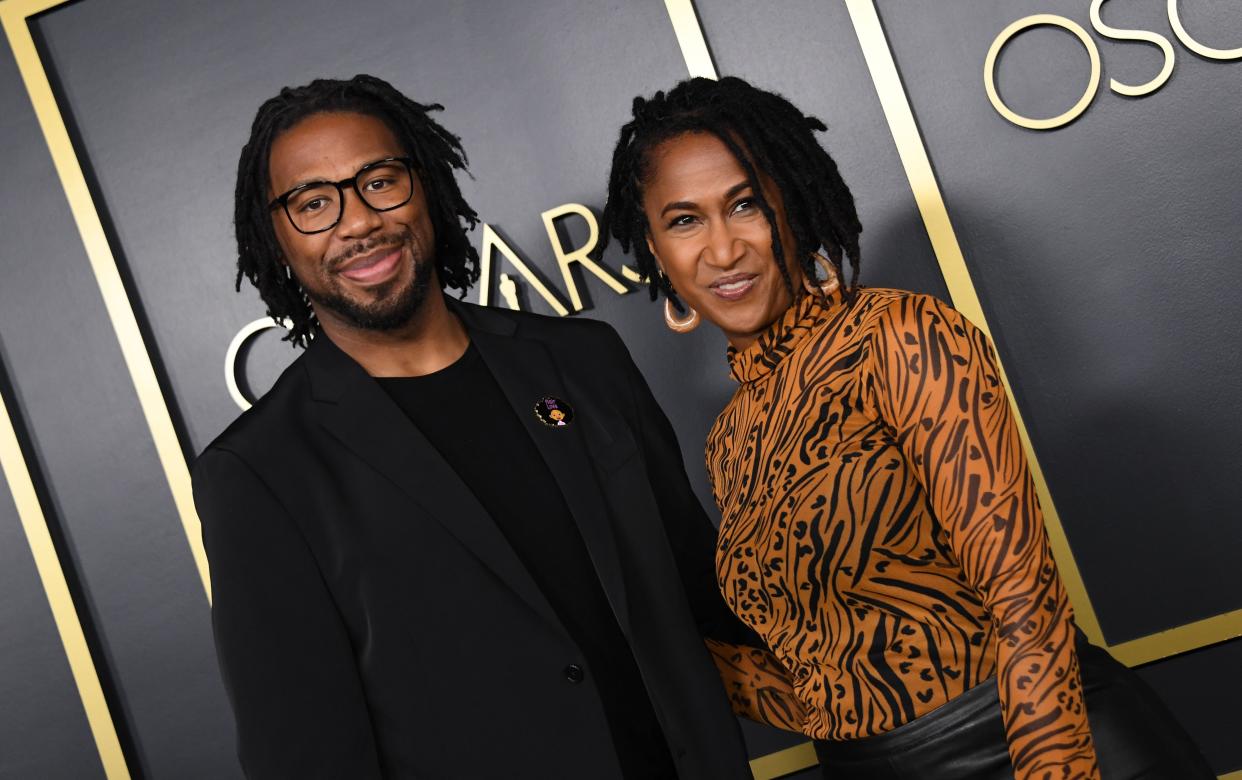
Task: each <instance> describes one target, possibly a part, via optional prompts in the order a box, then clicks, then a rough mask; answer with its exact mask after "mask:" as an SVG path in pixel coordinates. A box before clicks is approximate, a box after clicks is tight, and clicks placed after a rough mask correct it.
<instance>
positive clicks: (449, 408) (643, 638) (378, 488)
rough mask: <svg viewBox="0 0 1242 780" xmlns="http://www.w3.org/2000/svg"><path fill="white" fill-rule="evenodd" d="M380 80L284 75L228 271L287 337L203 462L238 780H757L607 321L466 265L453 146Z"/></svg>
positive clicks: (201, 490)
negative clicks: (482, 298)
mask: <svg viewBox="0 0 1242 780" xmlns="http://www.w3.org/2000/svg"><path fill="white" fill-rule="evenodd" d="M438 108H439V106H422V105H419V104H417V103H414V102H413V101H411V100H409V99H408V98H406V97H404V96H403V95H401V94H400V93H398V92H397V91H396V90H394V89H393V88H392V87H391V86H389V85H388V84H386V83H385V82H383V81H380V80H379V79H376V78H373V77H369V76H357V77H355V78H354V79H352V80H350V81H324V80H321V81H315V82H313V83H311V84H310V85H308V86H306V87H301V88H297V89H285V90H282V91H281V93H280V95H279V96H278V97H276V98H273V99H272V100H270V101H268V102H267V103H265V104H264V105H263V106H262V108H260V110H259V114H258V116H257V118H256V119H255V122H254V126H253V129H252V134H251V138H250V141H249V143H248V144H247V146H246V148H245V150H244V151H243V152H242V157H241V162H240V165H239V168H238V182H237V202H236V227H237V240H238V253H239V261H238V267H239V274H238V285H239V287H240V283H241V278H242V277H243V276H245V277H246V278H248V279H249V280H250V281H251V282H253V283H254V285H255V286H256V287H257V288H258V289H259V292H260V294H261V295H262V297H263V300H264V301H265V303H266V304H267V306H268V313H269V314H271V315H272V316H273V317H277V318H288V319H289V320H290V321H291V322H292V327H291V329H290V338H291V339H292V340H293V341H294V342H295V343H296V344H299V345H302V346H306V347H307V349H306V351H305V353H304V354H303V355H302V356H300V357H299V358H298V359H297V360H296V361H295V362H294V363H293V365H292V366H290V368H289V369H288V370H287V371H285V373H284V374H283V375H282V376H281V378H280V379H279V381H278V382H277V383H276V385H275V387H274V388H273V389H272V390H271V391H270V392H269V393H268V394H267V395H266V396H265V397H264V398H263V399H261V400H260V401H259V402H258V403H257V404H256V405H255V406H254V408H253V409H252V410H250V411H249V412H247V413H246V414H244V415H242V416H241V418H239V419H238V420H237V422H235V423H234V424H233V425H232V426H231V427H230V428H229V429H228V430H227V431H226V432H225V433H224V434H222V435H221V436H220V437H219V438H218V439H217V440H216V441H215V442H214V443H212V445H211V446H209V447H208V448H207V450H206V452H204V453H203V454H202V455H201V456H200V457H199V459H198V461H197V462H196V464H195V466H194V490H195V500H196V503H197V505H198V509H199V514H200V515H201V517H202V521H203V536H204V541H205V543H206V547H207V554H208V557H209V559H210V562H211V570H212V584H213V590H214V596H215V600H214V607H213V623H214V627H215V635H216V643H217V647H218V650H219V656H220V663H221V668H222V671H223V676H224V680H225V685H226V687H227V689H228V692H229V695H230V698H231V700H232V704H233V709H234V712H235V714H236V718H237V724H238V738H239V752H240V756H241V760H242V764H243V765H244V767H245V769H246V771H247V774H249V775H250V776H252V777H261V778H268V777H289V778H308V777H323V778H349V779H350V780H357V779H360V778H378V777H420V778H435V779H436V780H440V779H441V778H458V777H461V778H491V777H497V778H499V777H517V778H526V777H530V778H583V779H584V780H600V779H604V778H627V779H629V778H643V779H644V780H646V779H647V778H662V777H683V778H703V779H704V780H708V779H709V778H710V779H711V780H715V779H716V778H735V777H736V778H743V777H749V776H750V774H749V771H748V769H747V766H746V759H745V751H744V749H743V747H742V744H741V741H740V736H739V732H738V729H737V724H736V722H735V721H734V719H733V717H732V716H731V714H730V712H729V706H728V703H727V701H726V698H725V695H724V692H723V689H722V688H721V684H720V681H719V677H718V676H717V674H716V671H715V669H714V668H713V666H712V662H711V660H710V658H709V655H708V653H707V651H706V649H705V647H704V642H703V638H704V637H713V638H714V639H724V640H732V639H736V638H741V639H743V640H744V639H745V638H746V637H747V634H746V633H745V631H744V629H742V628H741V626H740V624H738V623H736V622H735V620H734V619H733V618H732V616H731V615H730V614H729V613H728V611H727V608H726V607H725V606H724V603H723V600H722V599H721V598H720V596H719V593H718V591H717V589H716V586H715V579H714V574H713V570H714V567H713V551H714V539H715V533H714V530H713V529H712V527H711V525H710V523H709V522H708V520H707V519H706V517H705V516H704V514H703V511H702V508H701V507H700V506H699V504H698V502H697V500H696V498H695V497H694V495H693V493H692V491H691V489H690V487H689V484H688V483H687V479H686V476H685V471H684V469H683V467H682V464H681V462H680V454H679V450H678V447H677V443H676V441H675V439H674V436H673V431H672V429H671V427H670V426H669V424H668V421H667V420H666V418H665V417H664V415H663V414H662V413H661V411H660V410H659V408H658V407H657V405H656V403H655V400H654V398H653V397H652V395H651V392H650V390H649V389H648V388H647V385H646V384H645V382H644V381H643V379H642V377H641V376H640V375H639V373H638V370H637V369H636V368H635V366H634V364H633V362H632V361H631V359H630V357H629V354H628V353H627V352H626V350H625V347H624V346H623V345H622V344H621V342H620V340H619V339H618V338H617V336H616V334H615V333H614V332H613V331H612V329H611V328H609V327H608V326H607V325H604V324H602V323H597V322H591V321H589V320H581V319H576V320H562V319H555V318H546V317H539V316H535V315H530V314H522V313H519V312H510V311H501V310H497V309H483V308H480V307H477V306H471V305H468V304H464V303H461V302H459V301H456V300H452V299H450V298H448V296H446V295H444V294H443V293H442V292H441V289H442V287H444V286H447V287H452V288H455V289H458V290H460V291H461V292H462V294H463V295H464V293H465V291H466V289H468V288H469V286H470V284H471V283H472V282H473V281H475V280H476V279H477V277H478V257H477V253H476V252H475V251H474V249H473V248H472V247H471V246H470V244H469V242H468V240H467V237H466V234H465V229H466V228H465V225H473V224H474V223H475V222H476V221H477V220H476V216H475V213H474V211H473V210H471V209H470V207H469V206H468V205H467V204H466V203H465V201H464V200H463V199H462V197H461V194H460V192H459V190H458V188H457V185H456V182H455V180H454V170H455V169H463V168H464V160H465V156H464V154H463V153H462V151H461V148H460V146H459V143H458V140H457V138H456V137H454V136H453V135H451V134H449V133H448V132H447V131H445V130H444V129H443V128H442V127H440V126H439V125H438V124H436V123H435V122H434V121H433V120H431V119H430V118H429V117H428V112H429V111H430V110H434V109H438Z"/></svg>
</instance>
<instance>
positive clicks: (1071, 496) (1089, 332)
mask: <svg viewBox="0 0 1242 780" xmlns="http://www.w3.org/2000/svg"><path fill="white" fill-rule="evenodd" d="M1182 6H1185V9H1184V10H1185V14H1184V15H1185V23H1186V25H1187V27H1188V28H1189V29H1191V30H1193V31H1195V32H1196V33H1198V34H1199V37H1200V38H1208V39H1210V40H1212V41H1213V42H1219V41H1222V40H1223V41H1233V43H1232V44H1231V45H1233V46H1236V45H1238V43H1239V42H1242V13H1239V11H1238V7H1237V6H1236V5H1233V4H1227V3H1221V4H1215V6H1213V4H1209V3H1182ZM1163 7H1164V3H1158V2H1150V3H1143V4H1139V3H1128V4H1126V3H1109V4H1107V5H1105V6H1104V16H1105V19H1106V20H1107V21H1109V22H1110V23H1111V24H1113V25H1114V26H1119V27H1135V28H1142V29H1147V30H1155V31H1157V32H1160V33H1161V34H1163V35H1165V36H1167V37H1169V38H1170V39H1173V35H1172V32H1171V30H1170V29H1169V24H1168V21H1167V20H1166V19H1165V17H1164V14H1163ZM1040 12H1049V13H1058V14H1062V15H1064V16H1067V17H1069V18H1070V19H1073V20H1075V21H1077V22H1078V23H1079V24H1081V25H1083V26H1084V27H1086V28H1088V29H1090V23H1089V20H1088V18H1087V4H1086V3H1082V2H1078V1H1077V0H1004V2H995V3H986V4H979V3H973V2H968V1H967V0H959V1H958V2H948V3H938V4H937V5H936V10H935V12H928V11H927V10H926V8H925V7H923V6H915V5H910V4H903V3H885V4H883V6H882V13H883V20H884V23H885V27H886V30H887V32H888V35H889V38H890V40H891V42H892V47H893V51H894V52H895V54H896V58H897V62H898V66H899V67H900V69H901V73H902V75H903V78H904V79H905V83H906V86H907V89H908V91H909V93H910V96H911V101H912V103H913V105H914V109H915V111H916V114H917V116H918V120H919V123H920V126H921V128H922V130H923V134H924V136H925V138H926V143H927V146H928V150H929V153H930V155H931V158H932V161H933V162H934V164H935V165H936V171H937V173H938V175H939V177H940V182H941V186H942V187H943V189H944V192H945V198H946V200H947V202H948V207H949V213H950V215H951V217H952V218H953V222H954V225H955V227H956V228H957V232H958V237H959V240H960V241H961V244H962V250H963V252H964V253H965V256H966V261H967V264H968V265H969V266H970V269H971V273H972V275H973V277H974V279H975V283H976V285H977V286H978V288H979V291H980V298H981V299H982V301H983V306H984V308H985V310H986V311H987V312H988V317H989V320H990V321H991V323H992V326H993V329H994V330H995V331H996V333H997V336H998V341H999V342H1001V345H1000V346H1001V348H1002V353H1003V356H1004V359H1005V365H1006V368H1007V369H1008V371H1009V376H1010V379H1011V380H1012V382H1013V384H1014V386H1015V387H1016V388H1017V391H1018V393H1019V394H1020V395H1019V400H1020V402H1021V403H1022V407H1023V409H1024V410H1025V412H1026V415H1025V416H1026V420H1027V424H1028V425H1029V426H1030V432H1031V437H1032V440H1033V442H1034V444H1035V448H1036V451H1037V452H1038V453H1039V456H1040V461H1041V463H1042V465H1043V467H1044V471H1045V473H1046V475H1047V478H1048V482H1049V486H1050V488H1051V490H1052V494H1053V497H1054V500H1055V501H1056V502H1057V508H1058V510H1059V511H1060V514H1061V518H1062V520H1063V522H1064V524H1065V527H1066V530H1067V533H1068V535H1069V537H1070V540H1071V542H1072V543H1073V547H1074V553H1075V556H1076V558H1077V560H1078V563H1079V566H1080V567H1081V569H1082V573H1083V577H1084V579H1085V580H1086V584H1087V588H1088V590H1089V592H1090V594H1091V598H1092V602H1093V604H1094V605H1095V607H1096V610H1097V611H1098V613H1099V617H1100V621H1101V623H1102V624H1103V626H1104V630H1105V634H1106V635H1107V637H1108V638H1109V640H1110V641H1112V642H1120V641H1124V640H1126V639H1132V638H1134V637H1137V636H1142V635H1145V634H1149V633H1152V632H1155V631H1158V630H1161V629H1164V628H1168V627H1171V626H1177V625H1182V624H1184V623H1188V622H1191V621H1193V620H1197V619H1200V618H1205V617H1210V616H1212V615H1216V614H1219V613H1222V612H1227V611H1229V610H1234V609H1239V608H1242V568H1239V567H1238V565H1237V551H1238V550H1239V549H1242V523H1238V522H1237V517H1238V506H1239V505H1240V504H1242V482H1239V481H1238V480H1237V479H1236V478H1235V475H1236V474H1237V473H1238V468H1239V466H1242V438H1239V436H1238V432H1239V431H1240V430H1242V407H1239V405H1238V403H1237V399H1238V397H1239V394H1240V392H1242V360H1239V357H1240V356H1242V321H1240V320H1239V318H1238V317H1237V307H1238V295H1237V290H1238V288H1239V286H1240V285H1242V266H1239V265H1238V263H1237V259H1238V245H1239V238H1240V231H1239V228H1238V214H1239V212H1240V211H1242V195H1240V194H1239V191H1238V187H1237V182H1238V180H1239V179H1240V178H1242V157H1240V156H1239V155H1238V153H1237V148H1238V141H1239V140H1242V139H1240V138H1239V133H1238V130H1237V128H1238V123H1239V120H1240V119H1242V103H1239V101H1238V100H1237V96H1238V95H1239V94H1242V63H1240V62H1236V61H1235V62H1220V63H1218V62H1209V61H1205V60H1203V59H1200V58H1198V57H1195V56H1194V55H1192V54H1190V53H1189V52H1188V51H1187V50H1186V49H1185V48H1184V47H1183V46H1181V44H1180V43H1177V42H1176V40H1174V47H1175V50H1176V55H1177V65H1176V67H1175V69H1174V71H1173V76H1172V78H1171V79H1170V80H1169V83H1168V84H1167V85H1165V87H1164V88H1163V89H1161V90H1160V91H1159V92H1157V93H1155V94H1154V95H1150V96H1148V97H1144V98H1139V99H1127V98H1123V97H1121V96H1119V95H1116V94H1114V93H1112V92H1110V91H1108V89H1107V86H1106V84H1107V80H1108V79H1109V77H1115V78H1117V79H1119V80H1121V81H1124V82H1127V83H1132V84H1133V83H1142V82H1144V81H1146V80H1148V79H1150V78H1152V77H1153V76H1154V75H1155V73H1156V72H1157V71H1158V70H1159V68H1160V65H1161V62H1162V60H1161V57H1160V54H1159V52H1158V50H1157V49H1155V48H1154V47H1152V46H1141V45H1134V44H1121V43H1112V42H1109V41H1107V40H1100V39H1099V36H1094V37H1095V38H1096V40H1100V43H1099V47H1100V51H1101V54H1102V58H1103V64H1104V78H1103V82H1104V83H1103V84H1102V85H1101V92H1100V93H1099V96H1098V97H1097V98H1096V100H1095V102H1094V103H1093V104H1092V105H1091V107H1090V108H1089V109H1088V110H1087V112H1086V113H1085V114H1084V115H1083V116H1082V117H1081V118H1080V119H1079V120H1078V121H1077V122H1075V123H1073V124H1072V125H1070V126H1068V127H1064V128H1061V129H1058V130H1053V131H1048V132H1035V131H1030V130H1024V129H1022V128H1019V127H1017V126H1015V125H1012V124H1010V123H1009V122H1007V121H1005V120H1004V119H1002V118H1001V117H1000V115H999V114H997V113H996V112H995V111H994V110H993V109H992V106H991V105H990V103H989V102H988V100H987V97H986V95H985V93H984V90H983V61H984V56H985V55H986V53H987V50H988V46H989V45H990V44H991V42H992V40H993V38H995V36H996V35H997V34H998V33H999V32H1000V31H1001V30H1002V29H1003V28H1004V27H1005V26H1006V25H1008V24H1009V23H1010V22H1013V21H1016V20H1017V19H1018V18H1020V17H1023V16H1026V15H1029V14H1033V13H1040ZM1217 45H1221V44H1220V43H1218V44H1217ZM998 70H999V78H998V84H999V89H1000V90H1001V92H1002V94H1003V95H1004V96H1005V97H1006V99H1007V100H1008V101H1009V104H1010V105H1011V106H1012V107H1013V108H1014V109H1015V110H1017V111H1019V112H1020V113H1025V114H1027V115H1028V116H1052V115H1055V114H1058V113H1060V112H1062V111H1064V110H1066V109H1067V108H1068V107H1069V106H1071V105H1072V104H1073V103H1074V101H1075V100H1077V98H1078V96H1079V95H1081V94H1082V90H1083V87H1084V86H1085V85H1086V82H1087V73H1088V69H1087V55H1086V52H1085V50H1084V49H1083V48H1082V45H1081V44H1080V43H1078V41H1077V40H1076V39H1075V38H1073V37H1072V36H1071V35H1070V34H1069V33H1067V32H1065V31H1062V30H1058V29H1056V28H1041V29H1036V30H1032V31H1030V32H1028V33H1026V34H1024V35H1022V36H1020V37H1018V38H1016V39H1014V41H1013V43H1012V44H1011V45H1010V46H1009V47H1008V48H1007V49H1006V51H1005V52H1004V53H1003V56H1002V57H1001V62H1000V67H999V69H998Z"/></svg>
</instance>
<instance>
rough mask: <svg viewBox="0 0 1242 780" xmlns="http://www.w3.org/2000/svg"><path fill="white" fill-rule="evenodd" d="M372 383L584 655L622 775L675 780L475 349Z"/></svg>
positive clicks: (563, 528)
mask: <svg viewBox="0 0 1242 780" xmlns="http://www.w3.org/2000/svg"><path fill="white" fill-rule="evenodd" d="M377 381H378V382H379V384H380V387H382V388H383V389H384V391H385V392H387V393H388V395H389V397H391V398H392V399H393V400H394V401H395V402H396V403H397V405H398V406H400V407H401V409H402V411H404V412H405V413H406V415H407V416H408V417H409V418H410V420H411V421H413V423H414V424H415V425H416V426H418V429H419V430H420V431H422V433H423V435H424V436H426V437H427V440H428V441H429V442H431V444H432V446H434V447H435V448H436V449H437V450H438V451H439V452H440V454H441V455H442V456H443V457H444V459H445V460H446V461H448V464H449V465H450V466H452V467H453V470H454V471H456V472H457V475H458V476H460V477H461V479H462V481H463V482H465V483H466V485H467V487H469V488H470V489H471V490H472V491H473V492H474V495H475V496H476V497H477V498H478V499H479V503H481V504H482V505H483V507H484V508H485V509H486V510H487V511H488V512H489V513H490V514H491V516H492V518H493V519H494V520H495V521H496V525H498V526H499V527H500V530H501V532H502V533H503V534H504V535H505V538H506V539H508V540H509V544H510V545H512V547H513V549H514V551H515V552H516V553H517V555H518V557H519V558H520V559H521V560H522V562H523V563H524V564H525V565H526V569H527V570H528V571H529V572H530V574H531V576H532V577H533V578H534V580H535V582H536V584H538V585H539V588H540V589H541V590H542V591H543V595H544V596H545V597H546V598H547V599H548V602H549V603H550V604H551V605H552V608H553V609H554V610H555V611H556V614H557V616H558V617H560V619H561V622H562V623H563V624H564V625H565V628H566V629H567V630H568V631H569V634H570V636H571V637H573V639H574V641H575V642H577V644H578V646H579V647H580V648H581V649H582V652H583V653H584V654H585V656H586V657H585V659H584V660H585V663H581V664H577V666H578V667H580V668H583V669H585V673H586V674H589V675H591V677H592V680H593V681H594V682H595V686H596V688H597V689H598V690H599V693H600V697H601V698H602V699H603V703H604V711H605V715H606V716H607V719H608V724H609V728H610V730H611V732H612V739H613V744H614V745H615V747H616V750H617V755H618V757H619V758H620V761H621V768H622V771H623V773H624V775H625V777H626V778H632V779H633V780H639V779H640V778H641V779H642V780H652V779H653V778H654V779H657V780H658V779H659V778H675V777H676V776H677V773H676V770H675V769H674V765H673V760H672V757H671V755H670V754H669V749H668V744H667V742H666V741H665V738H664V732H663V730H662V729H661V728H660V724H659V722H658V721H657V720H656V716H655V710H654V708H653V707H652V704H651V699H650V697H649V696H648V695H647V689H646V687H645V686H644V684H643V681H642V677H641V676H640V674H639V671H638V666H637V664H636V663H635V661H634V655H633V652H632V651H631V650H630V646H629V642H628V641H627V640H626V638H625V635H624V634H622V633H621V627H620V626H619V625H618V624H617V619H616V616H615V615H614V614H613V611H612V607H611V606H610V605H609V603H608V599H607V597H606V596H605V595H604V590H603V587H602V586H601V585H600V581H599V575H598V574H597V573H596V571H595V567H594V566H593V565H592V563H591V557H590V554H589V553H588V552H587V548H586V544H585V543H584V542H583V541H582V534H581V532H580V531H579V530H578V526H577V524H576V523H575V522H574V519H573V516H572V515H571V514H570V512H569V507H568V506H567V505H566V504H565V498H564V496H562V495H561V491H560V488H559V487H558V486H557V483H556V479H555V478H554V477H553V476H552V472H551V470H550V469H549V468H548V466H547V464H546V463H545V462H544V460H543V457H542V455H540V453H539V450H538V448H537V447H536V446H535V443H534V442H533V441H532V440H531V437H530V434H529V433H528V432H527V431H526V429H525V428H524V427H523V426H522V422H521V421H520V420H519V419H518V418H517V415H516V413H515V412H514V410H513V408H512V407H511V406H509V402H508V399H507V398H506V397H505V395H504V393H503V391H501V389H500V385H499V384H497V382H496V379H495V378H494V377H493V376H492V374H491V372H490V371H488V369H487V365H486V364H485V363H484V362H483V358H482V357H481V356H480V355H479V353H478V351H476V350H475V348H474V345H473V344H472V345H471V346H470V347H469V348H468V349H467V350H466V353H465V354H464V355H463V356H462V357H461V359H459V360H458V361H457V362H455V363H453V364H452V365H451V366H449V367H447V368H445V369H443V370H441V371H437V372H436V373H434V374H429V375H427V376H421V377H401V378H383V379H378V380H377ZM532 413H533V412H532ZM567 673H568V676H569V677H570V679H574V678H575V677H577V676H578V674H579V672H578V671H577V670H573V669H567ZM579 679H580V678H579Z"/></svg>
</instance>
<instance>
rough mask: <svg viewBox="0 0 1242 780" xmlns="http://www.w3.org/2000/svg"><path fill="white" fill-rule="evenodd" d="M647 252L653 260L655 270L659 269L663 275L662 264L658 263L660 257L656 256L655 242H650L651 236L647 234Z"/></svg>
mask: <svg viewBox="0 0 1242 780" xmlns="http://www.w3.org/2000/svg"><path fill="white" fill-rule="evenodd" d="M647 251H648V252H650V253H651V256H652V257H654V258H655V261H656V268H659V269H660V273H664V263H661V262H660V256H659V255H658V254H656V248H655V242H654V241H652V240H651V234H650V233H648V234H647Z"/></svg>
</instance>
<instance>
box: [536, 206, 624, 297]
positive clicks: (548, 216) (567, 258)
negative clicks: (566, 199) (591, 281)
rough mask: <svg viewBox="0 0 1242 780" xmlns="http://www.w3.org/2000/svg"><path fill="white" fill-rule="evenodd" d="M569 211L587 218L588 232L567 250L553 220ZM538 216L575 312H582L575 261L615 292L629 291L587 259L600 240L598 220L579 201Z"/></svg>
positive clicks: (621, 293)
mask: <svg viewBox="0 0 1242 780" xmlns="http://www.w3.org/2000/svg"><path fill="white" fill-rule="evenodd" d="M569 214H577V215H578V216H580V217H582V218H583V219H584V220H586V223H587V228H588V229H589V230H590V231H591V233H590V237H589V238H588V239H587V240H586V243H585V244H583V245H582V246H580V247H578V248H577V249H574V250H573V251H571V252H566V251H565V247H564V246H562V245H561V239H560V236H558V235H557V234H556V220H558V219H560V218H561V217H564V216H567V215H569ZM541 216H542V217H543V226H544V227H545V228H547V230H548V240H549V241H551V242H552V251H553V252H554V253H555V254H556V262H557V264H558V265H559V266H560V267H561V276H563V277H564V278H565V287H566V289H568V290H569V300H570V302H571V303H573V307H574V311H582V296H581V295H580V294H579V293H578V285H577V284H576V283H575V282H574V275H573V264H574V263H579V264H580V265H582V267H583V268H585V269H587V270H588V271H590V272H591V273H593V274H595V275H596V276H597V277H599V278H600V279H601V280H602V281H603V282H604V284H606V285H608V286H609V287H610V288H611V289H612V291H613V292H615V293H617V294H618V295H625V294H626V293H628V292H629V288H627V287H626V286H625V285H624V284H622V283H621V281H620V280H619V279H617V277H615V276H613V275H612V274H611V273H609V272H608V271H607V270H606V269H604V268H603V267H601V266H600V265H599V264H598V263H596V262H595V261H594V260H592V259H591V258H590V252H591V250H592V249H594V248H595V244H596V243H598V241H599V223H597V222H596V221H595V215H594V214H592V213H591V210H590V209H589V208H587V207H586V206H583V205H581V204H578V203H566V204H565V205H563V206H557V207H556V208H553V209H548V210H547V211H545V212H543V214H542V215H541Z"/></svg>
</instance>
